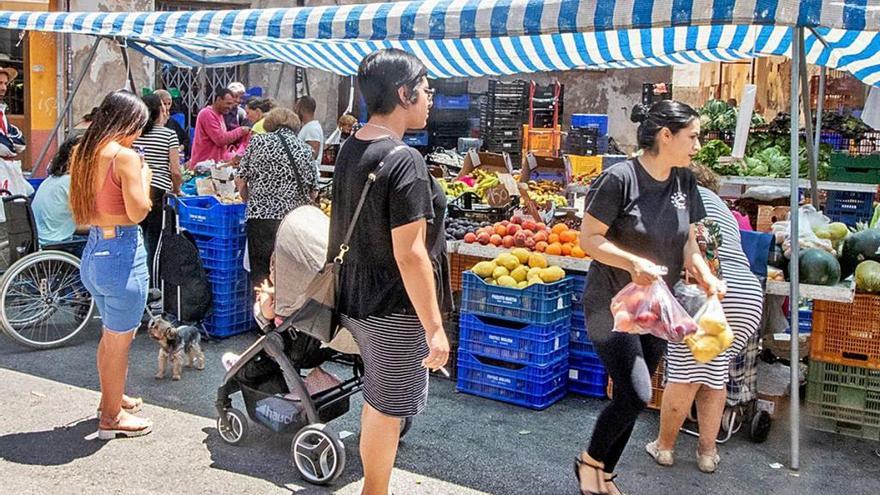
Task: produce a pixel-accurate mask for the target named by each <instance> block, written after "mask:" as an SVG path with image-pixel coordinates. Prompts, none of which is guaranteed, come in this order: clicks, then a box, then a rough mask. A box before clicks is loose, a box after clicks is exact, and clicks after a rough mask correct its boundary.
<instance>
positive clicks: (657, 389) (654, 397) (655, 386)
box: [607, 358, 666, 411]
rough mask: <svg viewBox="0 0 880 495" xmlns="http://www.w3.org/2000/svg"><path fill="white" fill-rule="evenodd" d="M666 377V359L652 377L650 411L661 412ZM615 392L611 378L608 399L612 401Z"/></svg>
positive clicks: (609, 379)
mask: <svg viewBox="0 0 880 495" xmlns="http://www.w3.org/2000/svg"><path fill="white" fill-rule="evenodd" d="M665 375H666V358H663V359H661V360H660V364H659V365H657V371H655V372H654V376H652V377H651V401H650V402H648V409H656V410H657V411H659V410H660V405H661V404H662V403H663V380H664V378H665ZM613 391H614V383H613V382H612V380H611V377H609V378H608V390H607V392H608V398H609V399H610V398H611V396H612V392H613Z"/></svg>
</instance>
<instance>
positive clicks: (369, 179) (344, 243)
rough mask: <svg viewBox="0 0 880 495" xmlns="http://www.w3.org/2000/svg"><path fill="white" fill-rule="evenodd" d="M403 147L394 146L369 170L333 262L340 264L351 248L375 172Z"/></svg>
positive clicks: (404, 146) (403, 146)
mask: <svg viewBox="0 0 880 495" xmlns="http://www.w3.org/2000/svg"><path fill="white" fill-rule="evenodd" d="M404 148H408V146H406V145H405V144H401V145H398V146H395V147H394V148H393V149H392V150H391V151H389V152H388V154H387V155H385V158H383V159H382V161H380V162H379V165H377V166H376V168H375V169H374V170H373V171H372V172H370V174H369V175H367V183H366V184H365V185H364V189H363V191H361V197H360V199H359V200H358V204H357V207H356V208H355V209H354V215H353V216H352V217H351V223H349V224H348V230H347V231H346V232H345V239H344V240H343V241H342V244H340V245H339V254H338V255H336V258H334V259H333V261H334V262H336V263H339V264H340V265H341V264H342V262H343V260H344V259H345V254H346V253H347V252H348V251H349V249H351V248H350V246H349V242H351V235H352V234H353V233H354V228H355V226H356V225H357V223H358V219H359V218H360V216H361V210H362V209H363V208H364V203H365V202H366V201H367V194H369V192H370V189H371V188H372V187H373V183H374V182H376V174H378V173H379V171H380V170H382V167H384V166H385V160H387V159H388V157H390V156H391V155H393V154H394V153H396V152H397V151H399V150H401V149H404Z"/></svg>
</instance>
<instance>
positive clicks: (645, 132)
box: [629, 100, 700, 151]
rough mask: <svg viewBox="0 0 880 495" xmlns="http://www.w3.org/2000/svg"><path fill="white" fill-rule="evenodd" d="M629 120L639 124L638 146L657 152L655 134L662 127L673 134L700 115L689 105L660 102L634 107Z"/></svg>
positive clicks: (676, 102) (670, 101) (678, 102)
mask: <svg viewBox="0 0 880 495" xmlns="http://www.w3.org/2000/svg"><path fill="white" fill-rule="evenodd" d="M629 118H630V120H632V121H633V122H637V123H639V130H638V138H637V140H638V145H639V148H641V149H643V150H650V151H657V133H659V132H660V131H661V130H662V129H663V128H664V127H665V128H667V129H669V131H670V132H672V133H673V134H678V131H680V130H682V129H684V128H686V127H688V126H690V125H691V124H692V123H693V122H694V121H695V120H697V119H699V118H700V114H699V113H697V111H696V110H694V109H693V108H691V106H690V105H688V104H686V103H682V102H680V101H675V100H660V101H658V102H657V103H654V104H653V105H651V108H646V107H645V106H644V105H636V106H635V107H633V109H632V113H631V114H630V117H629Z"/></svg>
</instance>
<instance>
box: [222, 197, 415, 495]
mask: <svg viewBox="0 0 880 495" xmlns="http://www.w3.org/2000/svg"><path fill="white" fill-rule="evenodd" d="M316 212H317V213H316ZM319 215H320V216H319ZM322 217H323V218H322ZM328 232H329V222H328V221H327V218H326V216H325V215H324V214H323V212H321V211H320V210H319V209H317V208H315V207H313V206H304V207H301V208H298V209H296V210H294V211H292V212H291V213H289V214H288V215H287V217H285V219H284V221H283V222H282V224H281V227H279V229H278V237H277V240H276V244H275V247H276V254H278V253H279V251H280V250H281V249H284V248H285V247H289V246H284V245H283V243H285V242H300V243H305V242H312V241H314V240H315V239H319V240H320V241H319V242H320V243H321V249H320V250H313V251H312V254H311V255H309V254H308V253H307V251H308V250H305V249H285V252H288V253H290V252H295V253H300V254H301V256H303V257H310V258H313V259H300V260H293V261H294V262H296V264H297V265H302V266H308V267H315V266H320V265H321V264H323V262H324V257H323V255H321V256H320V259H314V258H318V256H317V255H316V253H317V252H318V251H323V252H326V242H327V240H326V239H327V237H328ZM288 233H289V234H295V236H296V237H294V236H290V235H287V234H288ZM304 233H305V234H304ZM312 235H314V238H312V239H303V237H312ZM288 262H291V260H290V259H287V258H285V257H283V256H276V261H275V263H276V273H278V272H281V271H284V269H285V268H286V267H284V266H279V264H281V263H288ZM317 271H318V269H317V268H314V269H312V268H310V269H307V270H295V271H290V270H287V271H285V272H284V273H285V274H286V275H288V276H289V274H292V273H294V272H295V273H297V274H298V276H299V280H296V281H295V282H296V283H295V284H294V285H296V286H301V287H305V286H307V285H308V283H309V281H310V280H311V278H313V277H314V276H315V274H316V273H317ZM280 288H282V287H281V286H276V298H279V299H280V298H281V297H282V296H283V295H282V294H279V293H278V290H279V289H280ZM276 307H277V304H276ZM255 311H259V309H258V305H257V308H255ZM289 321H290V318H287V320H286V321H284V323H282V324H280V325H278V326H277V327H275V326H274V325H269V326H268V327H267V328H266V329H265V330H264V331H265V335H263V336H261V337H260V338H259V339H257V341H256V342H255V343H254V344H253V345H251V346H250V347H249V348H248V349H247V350H246V351H245V352H244V354H242V355H241V357H240V358H239V360H238V361H237V362H236V363H235V364H234V365H233V366H232V367H231V368H230V369H229V371H228V372H227V373H226V375H225V376H224V378H223V383H222V385H221V386H220V388H219V389H218V390H217V402H216V404H215V405H216V408H217V413H218V419H217V430H218V432H219V433H220V437H221V438H222V439H223V441H224V442H226V443H228V444H230V445H239V444H241V443H242V442H243V441H244V440H245V438H246V437H247V433H248V418H250V419H251V420H253V421H254V422H256V423H259V424H261V425H263V426H264V427H266V428H268V429H270V430H272V431H274V432H276V433H282V434H289V433H293V441H292V443H291V447H290V461H291V464H292V465H293V466H294V467H295V468H296V469H297V470H298V471H299V472H300V474H301V475H302V477H303V478H304V479H305V480H307V481H309V482H310V483H313V484H317V485H326V484H329V483H331V482H333V481H334V480H336V478H338V477H339V475H340V474H342V471H343V470H344V468H345V446H344V445H343V444H342V441H341V440H340V438H339V435H338V434H337V433H336V432H335V431H333V430H332V429H331V428H330V427H328V426H327V425H326V423H328V422H329V421H332V420H333V419H336V418H338V417H340V416H342V415H343V414H345V413H347V412H348V410H349V408H350V398H351V397H352V396H353V395H354V394H356V393H358V392H360V390H361V388H362V385H363V371H364V367H363V362H362V361H361V358H360V356H359V355H358V354H356V353H352V351H353V349H351V347H350V346H345V347H341V346H336V345H334V343H331V347H321V344H320V342H318V341H317V340H315V339H313V338H311V337H309V336H307V335H304V334H300V333H298V332H297V331H296V329H295V328H293V327H292V325H290V323H289ZM334 342H336V341H334ZM333 347H337V348H338V349H340V350H342V351H343V352H339V350H336V349H333ZM326 361H333V362H335V363H339V364H342V365H345V366H346V367H349V368H350V369H351V377H350V378H348V379H346V380H343V381H341V382H339V383H337V384H335V385H333V386H330V387H329V388H324V389H323V390H320V391H317V392H313V393H309V390H308V387H307V383H306V380H305V376H304V374H303V372H302V370H304V369H308V368H314V367H317V366H319V365H320V364H322V363H323V362H326ZM235 392H241V396H242V399H243V401H244V405H245V410H246V413H245V412H242V411H240V410H238V409H236V408H234V407H232V399H231V396H232V394H234V393H235ZM411 424H412V422H411V419H410V418H407V419H406V420H405V421H402V422H401V434H400V436H401V437H403V436H404V435H405V434H406V432H407V431H408V430H409V428H410V426H411Z"/></svg>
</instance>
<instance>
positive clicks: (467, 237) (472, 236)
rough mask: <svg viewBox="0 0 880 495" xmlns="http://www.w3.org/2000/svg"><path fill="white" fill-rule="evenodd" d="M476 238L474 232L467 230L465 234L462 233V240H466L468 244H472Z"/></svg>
mask: <svg viewBox="0 0 880 495" xmlns="http://www.w3.org/2000/svg"><path fill="white" fill-rule="evenodd" d="M476 240H477V234H474V233H473V232H468V233H467V234H465V235H464V242H466V243H468V244H473V243H474V242H476Z"/></svg>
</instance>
